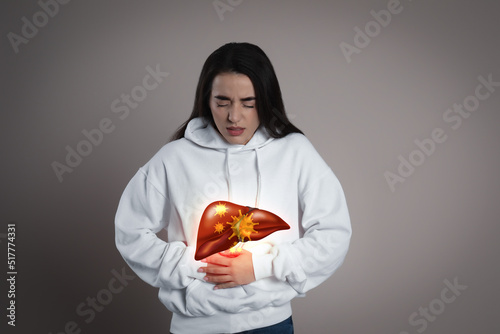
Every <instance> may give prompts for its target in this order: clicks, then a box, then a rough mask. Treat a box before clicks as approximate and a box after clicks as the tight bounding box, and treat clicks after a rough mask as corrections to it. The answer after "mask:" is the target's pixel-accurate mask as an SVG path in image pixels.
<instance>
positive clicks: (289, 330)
mask: <svg viewBox="0 0 500 334" xmlns="http://www.w3.org/2000/svg"><path fill="white" fill-rule="evenodd" d="M235 334H293V321H292V317H290V318H288V319H286V320H283V321H282V322H279V323H277V324H275V325H271V326H267V327H262V328H257V329H251V330H248V331H244V332H238V333H235Z"/></svg>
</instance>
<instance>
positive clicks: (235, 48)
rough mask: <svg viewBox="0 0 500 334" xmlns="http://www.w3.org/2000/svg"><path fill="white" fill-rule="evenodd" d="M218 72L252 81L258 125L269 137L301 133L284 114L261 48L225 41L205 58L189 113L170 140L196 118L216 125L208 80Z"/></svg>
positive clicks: (178, 137)
mask: <svg viewBox="0 0 500 334" xmlns="http://www.w3.org/2000/svg"><path fill="white" fill-rule="evenodd" d="M221 73H239V74H244V75H246V76H247V77H248V78H249V79H250V81H252V84H253V88H254V91H255V106H256V108H257V113H258V115H259V121H260V124H261V125H263V126H264V127H265V128H266V130H267V132H268V133H269V135H270V136H271V137H274V138H281V137H284V136H286V135H288V134H290V133H293V132H298V133H302V131H300V130H299V129H298V128H297V127H296V126H295V125H293V124H292V123H291V122H290V121H289V120H288V117H287V116H286V112H285V106H284V104H283V98H282V97H281V89H280V86H279V83H278V78H277V77H276V73H275V72H274V68H273V65H272V64H271V61H270V60H269V58H268V57H267V56H266V54H265V53H264V51H262V49H261V48H259V47H258V46H257V45H253V44H250V43H228V44H225V45H223V46H221V47H220V48H219V49H217V50H215V51H214V52H213V53H212V54H211V55H210V56H209V57H208V58H207V60H206V61H205V64H204V65H203V68H202V70H201V74H200V79H199V81H198V87H197V88H196V96H195V99H194V106H193V111H192V113H191V116H189V119H188V120H187V121H186V122H184V123H183V124H182V125H181V126H180V127H179V129H177V131H176V132H175V133H174V135H173V136H172V139H171V140H176V139H180V138H183V137H184V132H185V131H186V128H187V124H188V123H189V121H191V120H192V119H194V118H196V117H203V118H205V120H206V121H207V122H209V123H211V124H212V125H213V126H214V128H216V126H215V122H214V119H213V117H212V112H211V110H210V105H209V100H210V94H211V92H212V82H213V80H214V78H215V77H216V76H217V75H219V74H221Z"/></svg>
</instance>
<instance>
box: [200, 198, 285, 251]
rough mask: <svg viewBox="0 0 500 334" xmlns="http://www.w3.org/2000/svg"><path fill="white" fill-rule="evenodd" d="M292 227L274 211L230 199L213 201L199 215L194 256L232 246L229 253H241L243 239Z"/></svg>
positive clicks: (259, 236) (228, 248) (254, 238)
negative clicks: (236, 202) (239, 203)
mask: <svg viewBox="0 0 500 334" xmlns="http://www.w3.org/2000/svg"><path fill="white" fill-rule="evenodd" d="M226 227H228V228H226ZM289 228H290V226H288V224H287V223H285V222H284V221H283V219H281V218H280V217H278V216H277V215H275V214H274V213H272V212H269V211H266V210H260V209H257V208H252V207H249V206H242V205H238V204H234V203H231V202H227V201H216V202H213V203H211V204H209V205H208V206H207V207H206V208H205V211H204V212H203V215H202V217H201V219H200V225H199V227H198V240H197V243H196V253H195V260H201V259H204V258H206V257H208V256H210V255H212V254H215V253H218V252H224V251H226V250H229V251H228V252H225V254H226V256H229V257H232V256H238V253H239V252H241V247H242V243H243V242H245V241H251V240H253V241H255V240H260V239H262V238H264V237H266V236H268V235H269V234H271V233H274V232H276V231H279V230H287V229H289Z"/></svg>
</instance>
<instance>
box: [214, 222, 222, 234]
mask: <svg viewBox="0 0 500 334" xmlns="http://www.w3.org/2000/svg"><path fill="white" fill-rule="evenodd" d="M214 229H215V231H214V233H216V232H217V233H219V234H221V233H222V232H224V225H223V224H222V223H219V222H218V223H217V224H215V225H214Z"/></svg>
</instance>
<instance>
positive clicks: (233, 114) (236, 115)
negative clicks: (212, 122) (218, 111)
mask: <svg viewBox="0 0 500 334" xmlns="http://www.w3.org/2000/svg"><path fill="white" fill-rule="evenodd" d="M242 111H243V106H241V105H236V104H234V105H233V106H231V107H230V108H229V110H228V115H227V119H228V120H229V122H231V123H234V124H237V123H238V122H239V121H241V119H242V118H243V115H242Z"/></svg>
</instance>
